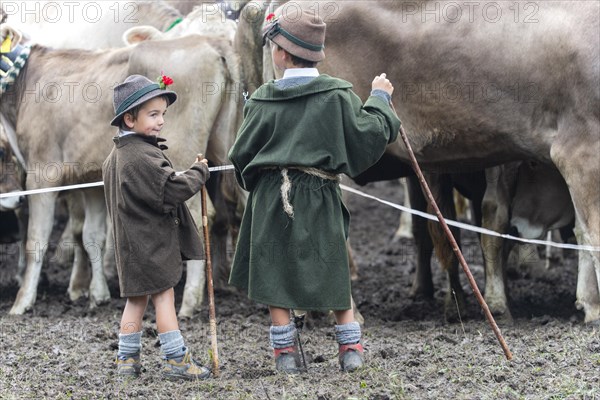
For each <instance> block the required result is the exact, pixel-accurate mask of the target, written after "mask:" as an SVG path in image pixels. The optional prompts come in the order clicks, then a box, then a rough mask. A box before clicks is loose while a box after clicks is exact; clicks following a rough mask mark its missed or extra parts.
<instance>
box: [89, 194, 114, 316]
mask: <svg viewBox="0 0 600 400" xmlns="http://www.w3.org/2000/svg"><path fill="white" fill-rule="evenodd" d="M84 210H85V221H84V223H83V247H84V249H85V250H86V252H87V255H88V258H89V259H90V262H91V264H92V280H91V282H90V307H95V306H97V305H99V304H102V303H106V302H107V301H109V300H110V291H109V290H108V285H107V283H106V278H105V277H104V267H103V266H102V261H103V257H102V256H103V250H104V243H105V242H106V205H105V203H104V193H103V191H102V189H86V190H85V191H84Z"/></svg>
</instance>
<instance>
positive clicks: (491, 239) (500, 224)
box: [481, 165, 512, 321]
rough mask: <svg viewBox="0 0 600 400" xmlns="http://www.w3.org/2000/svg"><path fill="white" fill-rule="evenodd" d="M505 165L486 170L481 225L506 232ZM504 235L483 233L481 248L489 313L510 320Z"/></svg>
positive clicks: (506, 172)
mask: <svg viewBox="0 0 600 400" xmlns="http://www.w3.org/2000/svg"><path fill="white" fill-rule="evenodd" d="M510 172H511V171H506V166H504V165H503V166H499V167H492V168H488V169H487V170H486V171H485V175H486V181H487V185H486V191H485V195H484V197H483V202H482V205H481V208H482V213H483V215H482V226H483V227H484V228H487V229H490V230H493V231H496V232H507V231H508V227H509V221H510V216H509V205H510V193H509V187H508V186H507V185H506V181H507V178H509V176H508V175H507V174H508V173H510ZM506 246H510V244H508V243H505V241H504V239H502V238H499V237H496V236H489V235H482V236H481V250H482V252H483V260H484V263H485V290H484V293H485V301H486V303H487V305H488V307H489V309H490V311H491V312H492V314H494V315H496V316H499V317H503V318H505V319H506V320H507V321H510V320H512V315H511V313H510V309H509V307H508V296H507V290H506V261H507V259H508V247H506Z"/></svg>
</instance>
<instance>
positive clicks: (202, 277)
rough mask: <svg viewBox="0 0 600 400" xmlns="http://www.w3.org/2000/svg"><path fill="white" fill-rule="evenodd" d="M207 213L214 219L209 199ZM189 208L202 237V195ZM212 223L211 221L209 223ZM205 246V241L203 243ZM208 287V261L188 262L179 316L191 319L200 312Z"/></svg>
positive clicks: (191, 202)
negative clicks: (205, 290)
mask: <svg viewBox="0 0 600 400" xmlns="http://www.w3.org/2000/svg"><path fill="white" fill-rule="evenodd" d="M207 200H208V201H207V211H208V214H209V220H210V219H212V218H213V217H214V208H213V207H212V203H211V201H210V199H207ZM188 207H189V209H190V212H191V213H192V216H193V217H194V220H195V221H196V225H198V229H200V232H201V234H200V236H201V237H203V235H202V229H203V228H202V202H201V199H200V195H199V194H197V195H195V196H194V197H192V198H191V199H190V200H189V201H188ZM209 223H210V221H209ZM202 245H203V246H204V241H203V242H202ZM205 286H206V260H188V261H186V278H185V286H184V288H183V299H182V301H181V307H180V308H179V316H180V317H182V318H191V317H192V316H193V315H194V312H196V311H199V310H200V308H201V306H202V302H203V301H204V287H205Z"/></svg>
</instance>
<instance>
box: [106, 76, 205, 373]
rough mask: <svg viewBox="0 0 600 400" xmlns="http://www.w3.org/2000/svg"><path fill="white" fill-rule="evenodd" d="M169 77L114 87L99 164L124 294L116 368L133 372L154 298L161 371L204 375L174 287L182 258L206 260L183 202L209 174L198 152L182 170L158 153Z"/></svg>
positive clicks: (170, 95)
mask: <svg viewBox="0 0 600 400" xmlns="http://www.w3.org/2000/svg"><path fill="white" fill-rule="evenodd" d="M170 83H172V80H171V78H169V77H166V76H161V77H160V78H159V83H158V84H157V83H155V82H152V81H151V80H149V79H148V78H146V77H143V76H140V75H132V76H130V77H128V78H127V79H125V81H124V82H123V83H122V84H120V85H118V86H117V87H116V88H115V92H114V106H115V114H116V116H115V117H114V119H113V120H112V121H111V125H113V126H117V127H119V133H118V135H117V136H116V137H114V138H113V141H114V142H115V146H114V148H113V150H112V151H111V153H110V155H109V156H108V158H107V159H106V161H105V162H104V164H103V166H102V176H103V179H104V189H105V196H106V205H107V208H108V213H109V215H110V218H111V221H112V226H113V233H114V239H115V255H116V261H117V270H118V274H119V286H120V290H121V297H127V303H126V304H125V309H124V310H123V316H122V318H121V326H120V331H119V350H118V354H117V360H116V363H117V374H118V375H121V376H138V375H139V373H140V370H141V363H140V351H141V347H142V345H141V336H142V332H141V330H142V317H143V316H144V313H145V311H146V306H147V304H148V300H149V299H150V298H151V299H152V303H153V304H154V308H155V310H156V324H157V328H158V333H159V335H158V336H159V338H160V343H161V351H162V353H163V358H164V359H165V364H164V369H163V375H164V376H165V377H166V378H170V379H203V378H207V377H208V376H209V375H210V371H209V370H208V369H206V368H204V367H202V366H200V365H199V364H197V363H196V362H195V361H194V360H193V359H192V357H191V354H190V352H189V350H188V349H187V348H186V347H185V345H184V341H183V337H182V335H181V332H180V330H179V323H178V321H177V314H176V311H175V299H174V291H173V287H174V286H175V285H176V284H177V282H179V280H180V279H181V274H182V261H183V260H189V259H195V260H198V259H203V258H204V251H203V249H202V245H201V243H202V241H201V239H200V235H199V232H198V228H197V227H196V225H195V224H194V221H193V219H192V216H191V214H190V211H189V210H188V208H187V206H186V205H185V201H186V200H188V199H189V198H190V197H192V196H193V195H194V194H195V193H197V192H198V191H200V189H201V188H202V185H204V183H205V182H206V180H207V179H208V177H209V172H208V165H207V160H206V159H203V157H201V156H200V155H199V156H198V158H197V159H196V162H195V163H194V164H193V165H192V167H191V168H190V169H189V170H187V171H185V172H183V173H181V174H179V173H176V172H175V170H174V169H173V166H172V164H171V162H170V161H169V159H167V157H166V156H165V155H164V154H163V150H164V149H166V146H164V145H162V144H160V143H161V142H164V141H165V139H162V138H159V137H158V135H159V133H160V131H161V129H162V127H163V125H164V114H165V112H166V110H167V107H168V106H169V105H171V104H173V103H174V102H175V100H176V99H177V95H176V94H175V92H172V91H169V90H165V89H166V86H167V85H168V84H170Z"/></svg>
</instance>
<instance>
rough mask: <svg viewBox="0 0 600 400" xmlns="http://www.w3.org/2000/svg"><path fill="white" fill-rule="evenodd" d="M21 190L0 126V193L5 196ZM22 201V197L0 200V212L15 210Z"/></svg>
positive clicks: (14, 164)
mask: <svg viewBox="0 0 600 400" xmlns="http://www.w3.org/2000/svg"><path fill="white" fill-rule="evenodd" d="M21 190H22V187H21V185H20V184H19V176H18V171H17V162H16V159H15V157H14V156H13V152H12V150H11V148H10V145H9V142H8V138H7V136H6V132H5V131H4V126H3V125H2V124H0V193H2V194H7V193H11V192H19V191H21ZM23 201H24V198H23V197H22V196H15V197H5V198H1V199H0V211H8V210H15V209H17V208H19V207H20V206H21V204H22V202H23Z"/></svg>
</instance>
